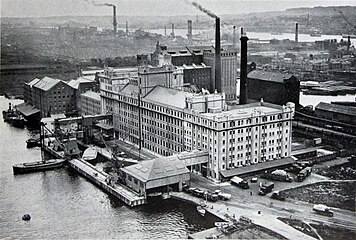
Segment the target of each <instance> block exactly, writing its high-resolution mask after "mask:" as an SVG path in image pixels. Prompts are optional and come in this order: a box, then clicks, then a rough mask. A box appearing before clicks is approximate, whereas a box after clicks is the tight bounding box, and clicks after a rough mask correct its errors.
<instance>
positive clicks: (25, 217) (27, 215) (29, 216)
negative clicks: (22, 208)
mask: <svg viewBox="0 0 356 240" xmlns="http://www.w3.org/2000/svg"><path fill="white" fill-rule="evenodd" d="M22 220H24V221H30V220H31V215H30V214H25V215H23V216H22Z"/></svg>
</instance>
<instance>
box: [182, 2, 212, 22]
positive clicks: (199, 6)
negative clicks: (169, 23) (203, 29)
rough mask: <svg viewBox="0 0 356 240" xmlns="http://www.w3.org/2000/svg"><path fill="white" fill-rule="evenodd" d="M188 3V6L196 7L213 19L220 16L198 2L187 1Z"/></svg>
mask: <svg viewBox="0 0 356 240" xmlns="http://www.w3.org/2000/svg"><path fill="white" fill-rule="evenodd" d="M186 3H188V4H192V5H193V6H194V7H196V8H197V9H199V10H200V11H201V12H203V13H206V14H208V15H209V16H210V17H212V18H218V16H216V15H215V14H214V13H213V12H211V11H209V10H208V9H205V8H204V7H203V6H202V5H200V4H199V3H197V2H189V1H186Z"/></svg>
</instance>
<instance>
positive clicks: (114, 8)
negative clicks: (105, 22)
mask: <svg viewBox="0 0 356 240" xmlns="http://www.w3.org/2000/svg"><path fill="white" fill-rule="evenodd" d="M112 17H113V21H112V24H113V25H114V33H115V34H116V32H117V22H116V6H112Z"/></svg>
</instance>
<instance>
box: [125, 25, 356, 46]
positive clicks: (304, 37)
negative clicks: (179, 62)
mask: <svg viewBox="0 0 356 240" xmlns="http://www.w3.org/2000/svg"><path fill="white" fill-rule="evenodd" d="M118 29H119V30H122V31H125V30H126V29H125V28H118ZM129 30H130V32H134V31H135V30H136V29H133V28H130V29H129ZM145 30H146V31H148V32H150V33H157V34H161V35H164V28H157V29H145ZM221 31H222V33H228V34H232V29H226V30H224V29H222V30H221ZM246 31H247V36H248V37H249V38H250V39H259V40H271V39H278V40H283V39H289V40H292V41H294V40H295V34H294V33H280V34H277V35H274V34H271V33H269V32H249V31H248V29H247V30H246ZM171 32H172V30H171V28H169V27H167V31H166V33H167V35H170V34H171ZM187 33H188V30H187V29H186V28H176V29H174V34H175V35H176V36H181V37H183V38H187ZM200 33H201V34H203V36H205V37H209V38H211V39H213V38H214V36H215V32H214V30H213V29H194V28H193V35H195V34H200ZM326 39H337V41H338V42H340V40H341V39H344V41H347V38H342V36H341V35H321V36H320V37H312V36H310V34H301V33H299V34H298V40H299V42H315V41H322V40H326ZM350 40H351V44H353V45H354V46H355V45H356V39H355V38H352V39H350Z"/></svg>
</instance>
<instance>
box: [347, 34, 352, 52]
mask: <svg viewBox="0 0 356 240" xmlns="http://www.w3.org/2000/svg"><path fill="white" fill-rule="evenodd" d="M350 46H351V37H350V36H347V53H349V52H350Z"/></svg>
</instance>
